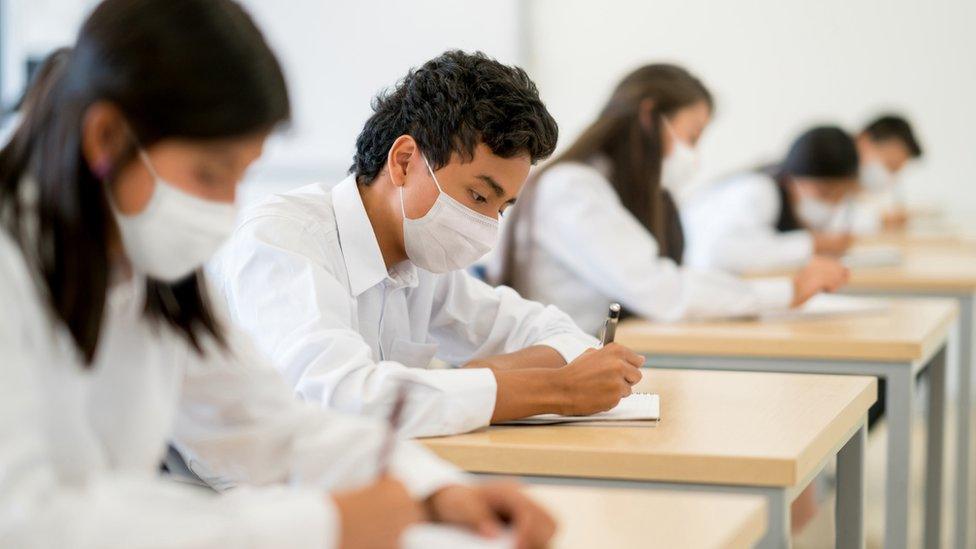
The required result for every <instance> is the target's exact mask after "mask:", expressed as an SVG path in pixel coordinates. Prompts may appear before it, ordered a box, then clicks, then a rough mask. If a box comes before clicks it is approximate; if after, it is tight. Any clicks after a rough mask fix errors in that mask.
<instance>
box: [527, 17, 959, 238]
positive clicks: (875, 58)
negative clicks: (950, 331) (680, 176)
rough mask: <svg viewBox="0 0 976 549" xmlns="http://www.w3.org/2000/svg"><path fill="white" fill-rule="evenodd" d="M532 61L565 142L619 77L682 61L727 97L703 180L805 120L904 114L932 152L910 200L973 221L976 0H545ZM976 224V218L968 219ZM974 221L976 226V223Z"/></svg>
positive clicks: (706, 152) (710, 140)
mask: <svg viewBox="0 0 976 549" xmlns="http://www.w3.org/2000/svg"><path fill="white" fill-rule="evenodd" d="M531 6H532V9H531V11H530V22H529V24H528V27H529V28H530V29H531V31H532V32H531V41H530V44H529V46H530V47H529V51H530V52H531V57H530V63H529V68H530V71H531V72H532V74H533V75H534V76H535V78H536V81H537V83H538V84H539V86H540V88H541V90H542V94H543V96H544V98H545V99H546V101H547V103H548V104H549V106H550V108H551V110H552V111H553V113H554V115H555V116H556V118H557V120H558V121H559V123H560V127H561V129H562V132H563V133H562V138H561V139H560V141H561V143H562V144H563V145H565V144H566V143H567V142H569V140H570V139H572V137H574V136H575V135H576V134H577V133H578V132H579V130H580V129H581V128H582V127H583V126H584V125H585V124H586V123H587V122H588V121H589V120H590V119H591V118H592V117H593V116H594V115H595V113H596V112H597V110H598V109H599V107H600V105H602V103H603V101H605V99H606V97H607V95H608V94H609V92H610V90H611V88H612V87H613V86H614V85H615V84H616V82H617V80H619V78H620V77H622V76H623V75H624V74H625V73H626V72H627V71H629V70H630V69H632V68H634V67H636V66H638V65H640V64H643V63H647V62H652V61H662V60H664V61H672V62H677V63H680V64H683V65H685V66H687V67H688V68H689V69H691V70H692V71H693V72H695V73H697V74H698V75H699V76H701V77H702V78H703V79H704V81H705V82H706V84H707V85H709V86H710V87H711V89H712V90H713V92H714V93H715V94H716V96H717V99H718V116H717V118H716V120H715V122H714V124H713V125H712V127H711V128H710V129H709V131H708V132H707V133H706V137H705V139H704V141H703V143H702V154H703V175H706V176H707V175H715V174H721V173H725V172H726V171H728V170H731V169H736V168H739V167H742V166H748V165H750V164H751V163H753V162H755V161H756V160H761V159H768V158H772V157H775V156H778V155H780V154H782V152H784V151H785V148H786V147H787V145H788V142H789V140H790V139H792V137H793V136H795V135H796V134H797V133H798V132H799V131H801V130H802V129H803V128H804V127H805V126H806V125H807V124H810V123H815V122H822V121H835V122H838V123H840V124H843V125H845V126H846V127H848V128H850V129H854V128H857V127H859V126H860V125H862V124H863V122H865V121H866V120H867V119H868V118H869V117H870V116H872V115H873V114H875V113H876V112H877V111H879V110H880V109H887V108H892V109H897V110H899V111H902V112H904V113H906V114H907V115H908V116H909V117H910V118H911V119H912V121H913V122H914V123H915V125H916V126H917V128H918V130H919V133H920V135H921V139H922V141H923V145H924V146H925V147H926V154H927V157H926V159H925V160H924V162H923V163H920V164H919V165H918V166H917V167H916V168H915V169H914V170H913V171H912V172H911V173H908V174H906V181H907V182H908V184H909V185H908V187H909V192H908V197H909V200H910V201H912V202H916V203H926V204H929V203H936V204H938V205H940V206H942V207H943V208H945V209H947V210H948V213H949V214H951V216H952V217H953V218H954V220H956V221H967V220H972V219H973V218H976V153H974V144H973V142H974V139H973V137H974V134H976V132H974V125H976V55H974V52H976V31H974V24H976V2H974V1H972V0H940V1H936V2H925V1H921V0H914V1H913V0H856V1H852V0H817V1H809V0H737V1H734V2H721V1H704V0H681V1H677V2H674V1H661V0H655V1H626V0H601V1H594V0H589V1H585V0H536V1H535V2H533V3H532V4H531ZM970 222H971V221H970ZM974 225H976V223H974Z"/></svg>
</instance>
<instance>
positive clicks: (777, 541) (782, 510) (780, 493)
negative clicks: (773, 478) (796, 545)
mask: <svg viewBox="0 0 976 549" xmlns="http://www.w3.org/2000/svg"><path fill="white" fill-rule="evenodd" d="M766 503H767V504H768V505H769V508H768V509H767V510H766V513H767V515H766V522H767V528H766V535H765V536H763V538H762V539H761V540H759V543H758V544H757V545H756V548H757V549H789V547H790V544H791V543H792V538H791V537H790V504H791V503H793V502H791V501H789V499H788V498H787V496H786V490H785V489H775V488H774V489H772V490H770V491H769V492H768V493H767V496H766Z"/></svg>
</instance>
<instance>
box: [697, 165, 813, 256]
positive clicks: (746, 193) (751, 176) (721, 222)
mask: <svg viewBox="0 0 976 549" xmlns="http://www.w3.org/2000/svg"><path fill="white" fill-rule="evenodd" d="M782 207H783V205H782V201H781V199H780V195H779V191H778V190H777V184H776V181H775V180H774V179H773V178H772V177H769V176H768V175H766V174H762V173H745V174H739V175H736V176H733V177H731V178H729V179H726V180H721V181H716V182H715V183H713V184H711V185H710V186H709V187H708V188H707V189H705V190H703V191H702V192H700V193H698V194H697V195H696V196H695V198H694V200H691V201H689V202H687V203H686V204H684V207H683V209H682V212H681V220H682V223H683V224H684V227H685V235H686V237H687V239H686V244H687V248H686V249H685V262H686V263H687V264H688V265H689V266H693V267H699V268H711V269H724V270H728V271H732V272H738V273H742V272H750V271H751V272H756V271H769V270H778V269H787V268H795V267H799V266H801V265H804V264H806V263H808V262H809V261H810V259H812V258H813V236H812V235H811V234H810V232H809V231H806V230H796V231H788V232H779V231H777V229H776V222H777V220H778V219H779V216H780V211H781V209H782Z"/></svg>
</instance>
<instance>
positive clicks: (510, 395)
mask: <svg viewBox="0 0 976 549" xmlns="http://www.w3.org/2000/svg"><path fill="white" fill-rule="evenodd" d="M493 373H494V374H495V381H496V383H497V385H498V392H497V393H496V396H495V410H494V412H493V413H492V416H491V422H492V423H500V422H504V421H510V420H513V419H519V418H523V417H528V416H534V415H537V414H548V413H561V412H562V411H563V408H564V404H565V403H564V400H565V395H566V392H565V391H564V390H562V388H561V385H560V383H559V381H558V370H556V369H552V368H548V369H547V368H523V369H516V370H495V371H494V372H493Z"/></svg>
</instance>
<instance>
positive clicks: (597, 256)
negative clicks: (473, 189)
mask: <svg viewBox="0 0 976 549" xmlns="http://www.w3.org/2000/svg"><path fill="white" fill-rule="evenodd" d="M712 108H713V105H712V97H711V94H710V93H709V92H708V90H707V89H706V88H705V86H704V85H702V83H701V82H700V81H699V80H698V79H697V78H695V77H694V76H692V75H691V74H689V73H688V72H687V71H685V70H684V69H682V68H680V67H676V66H674V65H666V64H656V65H647V66H644V67H641V68H639V69H637V70H636V71H634V72H632V73H631V74H629V75H628V76H627V77H625V78H624V79H623V81H622V82H621V83H620V84H619V85H618V86H617V88H616V89H615V90H614V92H613V95H612V96H611V98H610V101H609V102H608V103H607V105H606V106H605V107H604V108H603V111H602V113H601V114H600V116H599V117H598V118H597V119H596V120H595V121H594V122H593V123H592V124H590V126H589V127H588V128H587V129H586V130H585V131H584V132H583V134H582V135H581V136H580V137H579V138H578V139H577V140H576V141H575V142H574V143H573V144H572V145H570V147H569V148H568V149H567V150H566V152H564V153H563V154H562V155H560V156H559V157H558V158H556V159H555V160H554V161H553V162H552V163H550V164H549V165H547V166H546V167H545V168H543V169H542V171H541V172H540V173H539V174H538V175H535V176H534V179H533V182H532V183H530V185H529V187H528V188H529V190H528V191H527V192H526V193H524V196H523V198H522V200H521V201H520V203H519V204H518V206H517V207H516V208H515V209H514V211H513V213H512V215H511V216H510V217H508V218H506V240H505V244H506V245H505V246H504V247H503V249H502V250H501V253H499V254H498V255H497V256H495V258H494V261H493V262H492V263H491V265H490V268H489V272H490V273H491V274H492V275H493V276H495V277H497V280H498V281H500V282H502V283H504V284H509V285H511V286H513V287H514V288H516V289H517V290H519V291H520V292H522V294H523V295H525V296H526V297H528V298H530V299H535V300H538V301H541V302H543V303H552V304H554V305H556V306H558V307H560V308H561V309H563V310H565V311H567V312H568V313H569V314H570V315H571V316H572V317H573V318H574V319H575V320H576V322H577V323H579V325H580V326H581V327H582V328H583V329H584V330H586V331H588V332H591V333H596V331H597V330H598V329H599V327H600V326H601V325H602V323H603V318H602V316H601V315H602V314H603V311H604V310H605V309H606V307H607V305H608V304H609V303H610V302H612V301H618V302H620V303H621V304H622V305H623V306H624V307H625V308H626V309H627V310H628V311H630V312H631V313H634V314H637V315H640V316H643V317H645V318H650V319H653V320H659V321H674V320H679V319H683V318H703V317H722V316H740V315H752V314H756V313H758V312H761V311H763V310H766V309H775V308H787V307H789V306H790V305H797V304H799V303H802V302H804V301H805V300H806V299H808V298H809V297H810V296H811V295H813V294H814V293H816V292H819V291H821V290H823V289H834V288H836V287H837V286H839V285H840V284H841V283H842V282H843V280H844V276H845V273H844V269H843V268H841V267H840V266H838V265H836V264H835V263H834V262H832V261H826V260H818V261H816V262H813V263H812V264H811V266H810V267H809V268H807V269H806V270H804V271H803V272H802V273H801V274H799V275H797V276H796V277H794V279H793V280H792V281H791V280H789V279H787V278H784V279H774V280H761V281H758V280H757V281H744V280H740V279H737V278H735V277H732V276H728V275H726V274H724V273H720V272H716V271H709V270H699V271H695V270H690V269H685V268H683V267H682V266H681V262H682V247H683V241H684V235H683V231H682V227H681V222H680V220H679V218H678V213H677V209H676V208H675V200H674V198H673V197H674V196H675V195H676V194H681V193H682V191H683V190H685V189H686V185H687V184H688V183H689V182H690V181H691V177H692V175H693V172H694V169H695V166H696V152H695V145H696V143H697V141H698V138H699V136H700V135H701V134H702V132H703V131H704V130H705V127H706V126H707V125H708V122H709V120H710V119H711V116H712Z"/></svg>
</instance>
